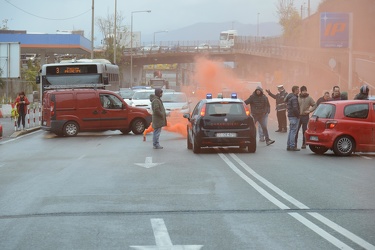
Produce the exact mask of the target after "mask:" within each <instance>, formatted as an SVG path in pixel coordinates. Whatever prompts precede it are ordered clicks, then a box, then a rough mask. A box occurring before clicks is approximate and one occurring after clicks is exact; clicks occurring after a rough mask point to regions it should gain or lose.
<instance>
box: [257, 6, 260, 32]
mask: <svg viewBox="0 0 375 250" xmlns="http://www.w3.org/2000/svg"><path fill="white" fill-rule="evenodd" d="M259 14H260V13H259V12H258V18H257V37H259Z"/></svg>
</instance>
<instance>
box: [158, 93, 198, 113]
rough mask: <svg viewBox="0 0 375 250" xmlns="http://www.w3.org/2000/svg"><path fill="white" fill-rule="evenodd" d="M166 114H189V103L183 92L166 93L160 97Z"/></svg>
mask: <svg viewBox="0 0 375 250" xmlns="http://www.w3.org/2000/svg"><path fill="white" fill-rule="evenodd" d="M161 99H162V101H163V104H164V108H165V110H166V111H167V113H170V112H173V111H177V112H180V113H190V103H191V102H190V101H189V100H188V98H187V96H186V94H185V93H183V92H166V91H164V93H163V96H162V97H161Z"/></svg>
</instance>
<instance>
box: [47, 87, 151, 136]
mask: <svg viewBox="0 0 375 250" xmlns="http://www.w3.org/2000/svg"><path fill="white" fill-rule="evenodd" d="M151 119H152V118H151V115H150V114H149V113H148V112H147V111H146V110H145V109H141V108H134V107H131V106H130V105H128V104H126V102H125V101H124V100H123V99H122V98H121V96H119V95H118V94H116V93H114V92H112V91H109V90H103V89H64V90H50V91H47V92H45V93H44V97H43V110H42V129H43V130H46V131H51V132H52V133H55V134H56V135H58V136H76V135H77V134H78V133H79V132H81V131H82V132H86V131H105V130H120V131H121V132H122V133H123V134H128V133H129V132H130V131H132V132H133V133H134V134H142V133H143V131H144V130H145V129H146V128H147V127H148V126H149V125H150V123H151Z"/></svg>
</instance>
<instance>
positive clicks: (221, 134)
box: [216, 133, 237, 137]
mask: <svg viewBox="0 0 375 250" xmlns="http://www.w3.org/2000/svg"><path fill="white" fill-rule="evenodd" d="M236 136H237V134H236V133H216V137H236Z"/></svg>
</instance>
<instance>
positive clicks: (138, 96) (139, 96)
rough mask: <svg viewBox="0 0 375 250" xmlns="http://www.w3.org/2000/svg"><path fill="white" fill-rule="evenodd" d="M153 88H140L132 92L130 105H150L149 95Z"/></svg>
mask: <svg viewBox="0 0 375 250" xmlns="http://www.w3.org/2000/svg"><path fill="white" fill-rule="evenodd" d="M154 93H155V90H154V89H142V90H138V91H136V92H134V94H133V97H132V100H131V101H130V105H131V106H132V107H138V108H148V107H150V105H151V101H150V95H151V94H154Z"/></svg>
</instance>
